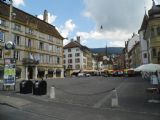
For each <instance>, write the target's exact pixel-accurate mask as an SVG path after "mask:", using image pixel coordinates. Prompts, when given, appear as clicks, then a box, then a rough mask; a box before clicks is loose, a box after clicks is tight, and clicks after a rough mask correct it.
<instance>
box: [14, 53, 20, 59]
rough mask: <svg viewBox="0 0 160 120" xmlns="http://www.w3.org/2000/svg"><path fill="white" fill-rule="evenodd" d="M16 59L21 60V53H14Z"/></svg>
mask: <svg viewBox="0 0 160 120" xmlns="http://www.w3.org/2000/svg"><path fill="white" fill-rule="evenodd" d="M14 58H15V59H16V60H20V51H14Z"/></svg>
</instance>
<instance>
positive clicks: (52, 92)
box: [50, 86, 56, 99]
mask: <svg viewBox="0 0 160 120" xmlns="http://www.w3.org/2000/svg"><path fill="white" fill-rule="evenodd" d="M50 98H51V99H55V98H56V97H55V87H54V86H51V89H50Z"/></svg>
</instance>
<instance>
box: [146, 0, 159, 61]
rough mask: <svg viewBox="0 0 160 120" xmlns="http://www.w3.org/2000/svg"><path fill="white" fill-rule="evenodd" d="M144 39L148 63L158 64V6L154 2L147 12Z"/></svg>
mask: <svg viewBox="0 0 160 120" xmlns="http://www.w3.org/2000/svg"><path fill="white" fill-rule="evenodd" d="M144 39H145V40H147V46H148V55H149V56H148V58H149V63H160V5H156V4H155V1H154V0H153V5H152V8H151V9H150V10H149V11H148V20H147V25H146V28H145V33H144Z"/></svg>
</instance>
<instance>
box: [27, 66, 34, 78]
mask: <svg viewBox="0 0 160 120" xmlns="http://www.w3.org/2000/svg"><path fill="white" fill-rule="evenodd" d="M28 79H33V67H32V66H28Z"/></svg>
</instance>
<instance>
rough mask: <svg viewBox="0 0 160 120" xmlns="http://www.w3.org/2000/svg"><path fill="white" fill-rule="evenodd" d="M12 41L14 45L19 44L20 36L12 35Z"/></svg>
mask: <svg viewBox="0 0 160 120" xmlns="http://www.w3.org/2000/svg"><path fill="white" fill-rule="evenodd" d="M14 43H15V44H16V45H20V36H18V35H14Z"/></svg>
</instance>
